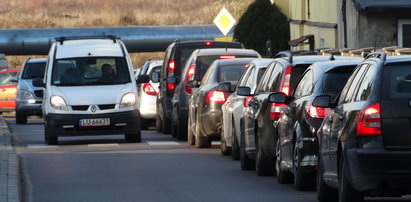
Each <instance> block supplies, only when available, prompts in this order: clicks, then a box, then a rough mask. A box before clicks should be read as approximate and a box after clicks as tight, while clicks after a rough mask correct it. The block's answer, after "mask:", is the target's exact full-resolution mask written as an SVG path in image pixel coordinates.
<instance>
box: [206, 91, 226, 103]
mask: <svg viewBox="0 0 411 202" xmlns="http://www.w3.org/2000/svg"><path fill="white" fill-rule="evenodd" d="M226 100H227V98H226V94H225V92H224V91H219V90H212V91H208V92H207V94H206V102H207V103H219V104H224V103H225V101H226Z"/></svg>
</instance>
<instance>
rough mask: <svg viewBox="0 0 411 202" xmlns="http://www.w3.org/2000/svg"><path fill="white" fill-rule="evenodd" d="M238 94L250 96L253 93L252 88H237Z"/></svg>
mask: <svg viewBox="0 0 411 202" xmlns="http://www.w3.org/2000/svg"><path fill="white" fill-rule="evenodd" d="M237 95H241V96H250V95H251V88H250V87H247V86H240V87H238V88H237Z"/></svg>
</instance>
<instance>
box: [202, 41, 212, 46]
mask: <svg viewBox="0 0 411 202" xmlns="http://www.w3.org/2000/svg"><path fill="white" fill-rule="evenodd" d="M213 44H214V43H213V42H211V41H206V42H204V45H206V46H211V45H213Z"/></svg>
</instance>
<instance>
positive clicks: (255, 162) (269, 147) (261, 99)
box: [238, 52, 352, 175]
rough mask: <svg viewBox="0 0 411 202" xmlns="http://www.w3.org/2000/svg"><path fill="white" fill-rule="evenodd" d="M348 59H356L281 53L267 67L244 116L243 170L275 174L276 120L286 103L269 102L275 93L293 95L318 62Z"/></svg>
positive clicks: (247, 91)
mask: <svg viewBox="0 0 411 202" xmlns="http://www.w3.org/2000/svg"><path fill="white" fill-rule="evenodd" d="M299 54H301V53H299ZM347 58H352V57H341V56H338V57H337V56H335V57H334V56H319V55H311V56H307V55H304V56H294V55H293V54H292V53H290V52H281V53H279V54H278V55H277V58H275V59H274V61H273V62H272V63H271V64H270V65H269V66H268V67H267V70H266V71H265V73H264V75H263V77H262V78H261V80H260V83H259V85H258V86H257V91H256V93H255V94H254V95H253V98H252V99H251V100H250V102H249V103H248V107H247V108H246V110H245V112H244V114H243V118H242V120H243V122H242V123H241V130H242V134H241V135H242V137H241V140H240V162H241V168H242V169H244V170H250V169H254V168H255V169H256V171H257V174H258V175H272V174H273V173H274V167H275V157H276V145H277V136H278V135H277V129H276V124H275V121H277V120H278V119H279V118H280V114H281V113H280V109H281V107H282V106H284V104H279V103H269V102H268V96H269V95H270V94H271V93H273V92H283V93H285V94H286V95H289V94H290V92H292V91H293V90H294V88H295V86H296V84H297V82H298V81H299V80H300V78H301V76H302V74H303V73H304V71H305V70H306V69H307V68H308V67H309V66H310V65H311V64H313V63H314V62H319V61H330V60H336V59H338V60H341V59H347ZM238 92H239V94H240V95H243V96H248V95H251V94H250V89H249V88H247V87H244V88H239V89H238ZM273 120H274V124H273Z"/></svg>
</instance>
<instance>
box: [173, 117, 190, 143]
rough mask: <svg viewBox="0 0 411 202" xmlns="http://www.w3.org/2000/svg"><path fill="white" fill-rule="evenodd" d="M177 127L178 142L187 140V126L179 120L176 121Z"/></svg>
mask: <svg viewBox="0 0 411 202" xmlns="http://www.w3.org/2000/svg"><path fill="white" fill-rule="evenodd" d="M178 120H179V121H178V123H179V125H177V131H176V133H177V139H178V140H182V141H184V140H187V126H186V124H185V123H183V122H182V121H181V120H182V119H181V118H179V119H178Z"/></svg>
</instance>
